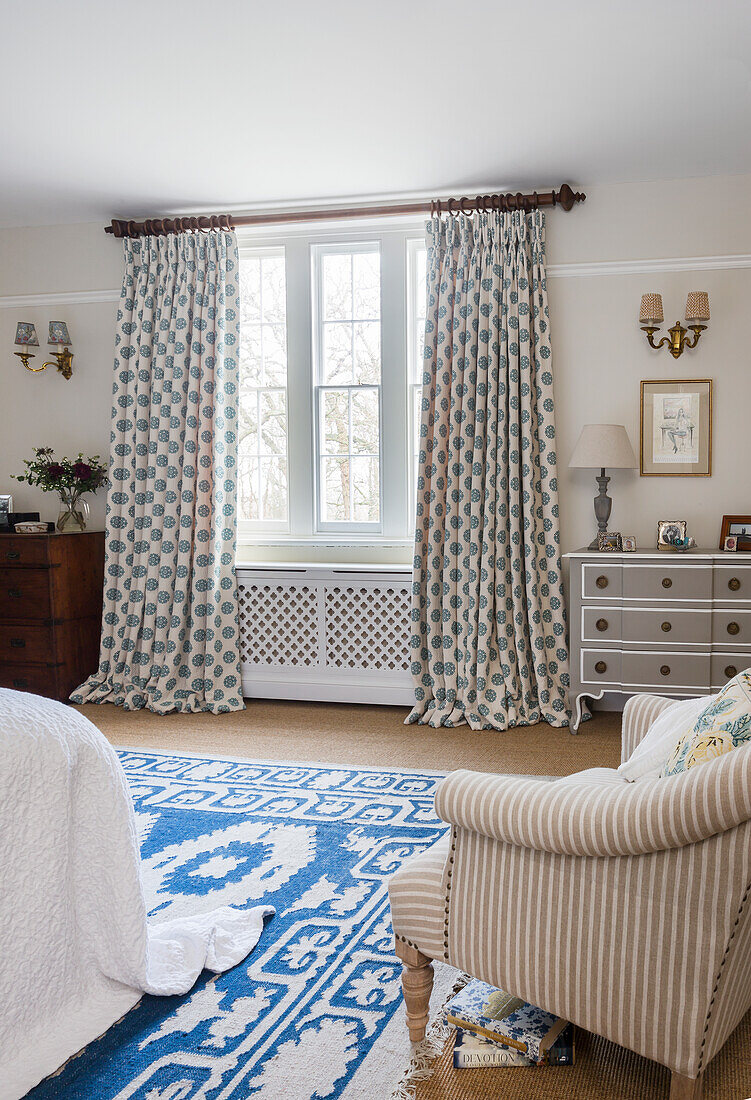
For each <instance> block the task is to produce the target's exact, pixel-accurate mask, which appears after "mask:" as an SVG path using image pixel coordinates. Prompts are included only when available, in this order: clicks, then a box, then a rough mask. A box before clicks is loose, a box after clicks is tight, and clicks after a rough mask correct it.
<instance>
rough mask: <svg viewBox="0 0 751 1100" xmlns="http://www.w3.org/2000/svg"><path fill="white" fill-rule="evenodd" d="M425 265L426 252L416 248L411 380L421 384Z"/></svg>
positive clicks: (423, 341) (426, 260)
mask: <svg viewBox="0 0 751 1100" xmlns="http://www.w3.org/2000/svg"><path fill="white" fill-rule="evenodd" d="M427 263H428V250H427V249H426V248H418V249H416V250H415V267H414V279H415V286H414V293H413V302H412V308H413V310H414V318H415V319H414V325H413V326H412V327H413V333H414V342H415V343H414V347H413V348H412V355H411V358H412V378H413V381H415V382H422V369H423V360H424V358H425V356H424V350H425V310H426V305H427V286H426V280H427V277H428V276H427Z"/></svg>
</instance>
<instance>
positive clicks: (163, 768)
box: [29, 751, 454, 1100]
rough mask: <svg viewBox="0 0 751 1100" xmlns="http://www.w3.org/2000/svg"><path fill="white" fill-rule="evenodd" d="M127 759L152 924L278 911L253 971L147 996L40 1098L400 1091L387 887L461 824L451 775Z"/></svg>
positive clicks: (43, 1087) (261, 1099)
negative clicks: (180, 993) (442, 813)
mask: <svg viewBox="0 0 751 1100" xmlns="http://www.w3.org/2000/svg"><path fill="white" fill-rule="evenodd" d="M119 756H120V759H121V761H122V764H123V767H124V768H125V771H126V774H127V776H128V780H129V782H130V787H131V791H132V794H133V799H134V802H135V806H136V811H137V816H138V821H139V826H140V828H141V835H142V854H143V868H144V882H145V889H146V892H147V900H148V902H149V904H150V906H151V908H150V914H151V916H152V918H153V919H155V920H160V919H166V918H168V917H173V916H177V915H178V914H181V913H191V912H198V911H204V910H206V909H211V908H214V907H215V906H217V905H225V904H231V905H239V906H246V905H247V906H252V905H257V904H258V903H259V902H260V901H261V900H263V901H264V902H267V903H269V904H270V905H273V906H275V907H276V916H275V917H272V918H270V919H269V920H267V922H266V927H265V929H264V932H263V935H262V937H261V940H260V942H259V944H258V946H257V947H256V948H255V950H254V952H253V953H252V954H251V955H250V956H249V957H248V959H246V960H245V962H243V963H241V964H240V965H239V966H237V967H235V968H234V969H233V970H231V971H229V972H228V973H226V974H222V975H219V976H215V975H210V974H208V973H207V972H204V974H203V975H202V977H201V979H200V980H199V982H198V984H197V985H196V986H195V987H194V989H193V990H192V991H191V992H190V993H189V994H187V995H186V996H184V997H163V998H161V997H150V996H145V997H144V998H143V999H142V1000H141V1002H140V1003H139V1004H138V1005H137V1006H136V1007H135V1008H134V1009H133V1010H132V1011H131V1012H129V1013H128V1015H127V1016H125V1017H124V1018H123V1019H122V1020H121V1021H120V1022H119V1023H117V1024H116V1025H115V1026H113V1027H112V1028H110V1030H109V1031H108V1032H107V1033H106V1034H105V1035H104V1036H103V1037H102V1038H100V1039H99V1040H97V1041H96V1042H95V1043H92V1044H91V1045H90V1046H89V1047H87V1048H86V1050H84V1051H83V1052H82V1053H81V1054H80V1055H78V1056H77V1057H75V1058H73V1059H71V1060H70V1061H69V1062H68V1063H67V1064H66V1066H65V1067H64V1068H63V1069H62V1070H61V1071H60V1072H59V1073H58V1074H57V1075H56V1076H54V1077H51V1078H48V1079H47V1080H45V1081H43V1082H42V1083H41V1084H40V1085H38V1086H37V1087H36V1088H35V1089H33V1090H32V1092H31V1093H29V1097H32V1098H33V1100H62V1098H64V1100H311V1098H316V1100H319V1098H320V1100H323V1098H324V1097H325V1098H336V1097H340V1098H343V1100H355V1098H357V1100H360V1098H363V1100H364V1098H368V1097H369V1098H373V1100H375V1098H379V1097H381V1096H383V1097H387V1096H390V1095H391V1088H392V1085H395V1084H396V1082H397V1081H398V1079H399V1076H400V1075H401V1072H402V1071H403V1070H404V1068H406V1064H407V1061H408V1059H409V1053H410V1048H409V1043H408V1042H407V1040H406V1029H405V1028H404V1024H403V1019H402V1012H403V1009H402V1001H401V995H400V986H399V977H400V968H399V965H398V962H397V960H396V958H395V956H394V954H393V950H392V938H391V924H390V918H389V905H388V897H387V893H386V883H387V880H388V878H389V876H390V875H391V873H392V872H393V871H394V870H396V868H397V867H398V866H399V865H400V864H401V863H402V861H403V860H404V859H405V858H406V857H407V856H409V855H411V854H412V853H413V852H419V851H422V850H423V849H425V848H427V847H428V846H429V845H431V844H432V843H433V842H434V841H436V840H437V839H438V838H439V837H440V836H442V835H443V833H444V831H445V829H446V826H445V825H444V824H443V823H442V822H439V821H438V820H437V818H436V817H435V814H434V811H433V795H434V792H435V787H436V783H437V782H438V781H439V780H440V778H441V776H440V774H438V773H434V772H398V771H386V770H379V769H364V768H344V767H341V768H332V767H313V766H309V765H296V764H290V765H287V764H279V763H275V764H274V763H268V764H263V763H255V762H244V761H236V760H235V761H233V760H218V759H211V758H199V757H191V756H168V755H161V754H158V753H151V752H134V751H121V752H120V753H119ZM444 969H446V970H447V971H448V968H444ZM453 973H454V972H449V973H447V974H445V975H443V980H442V981H439V982H437V983H436V984H437V986H440V987H441V988H440V989H439V988H437V989H436V994H437V995H441V996H442V995H443V994H444V992H445V991H446V989H447V988H448V987H449V986H450V979H451V978H452V976H453ZM398 1009H400V1010H401V1011H400V1012H399V1016H398V1018H397V1017H396V1015H395V1014H396V1013H397V1010H398ZM392 1079H393V1080H392Z"/></svg>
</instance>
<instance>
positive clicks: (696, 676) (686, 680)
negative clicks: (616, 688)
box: [623, 651, 709, 693]
mask: <svg viewBox="0 0 751 1100" xmlns="http://www.w3.org/2000/svg"><path fill="white" fill-rule="evenodd" d="M623 686H624V687H633V688H635V689H637V690H638V689H639V688H651V687H656V688H662V690H663V691H670V689H671V688H672V689H674V690H676V691H680V690H683V689H689V690H692V689H696V691H697V693H698V692H699V691H708V689H709V653H671V652H662V653H660V652H656V653H633V652H629V651H627V652H625V653H624V654H623Z"/></svg>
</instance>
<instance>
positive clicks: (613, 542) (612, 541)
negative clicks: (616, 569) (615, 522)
mask: <svg viewBox="0 0 751 1100" xmlns="http://www.w3.org/2000/svg"><path fill="white" fill-rule="evenodd" d="M597 549H598V550H602V551H605V552H608V551H609V552H610V553H616V552H618V551H620V550H622V549H623V543H622V541H621V536H620V534H619V533H618V532H617V531H606V532H605V534H603V533H602V531H601V532H600V533H599V534H598V536H597Z"/></svg>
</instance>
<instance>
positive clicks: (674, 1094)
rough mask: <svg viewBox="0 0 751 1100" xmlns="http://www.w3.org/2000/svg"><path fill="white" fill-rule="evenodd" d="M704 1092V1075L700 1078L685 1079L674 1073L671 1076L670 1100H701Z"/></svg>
mask: <svg viewBox="0 0 751 1100" xmlns="http://www.w3.org/2000/svg"><path fill="white" fill-rule="evenodd" d="M703 1092H704V1074H700V1075H699V1077H683V1076H682V1075H681V1074H680V1073H675V1071H673V1072H672V1073H671V1075H670V1100H701V1098H702V1093H703Z"/></svg>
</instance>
